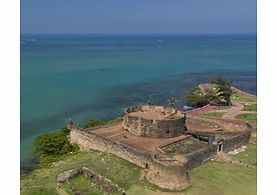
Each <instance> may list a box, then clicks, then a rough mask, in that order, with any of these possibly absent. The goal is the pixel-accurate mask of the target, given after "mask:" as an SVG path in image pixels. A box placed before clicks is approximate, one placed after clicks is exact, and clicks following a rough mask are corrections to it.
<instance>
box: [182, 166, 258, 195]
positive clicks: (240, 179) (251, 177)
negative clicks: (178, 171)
mask: <svg viewBox="0 0 277 195" xmlns="http://www.w3.org/2000/svg"><path fill="white" fill-rule="evenodd" d="M190 175H191V178H192V181H193V186H192V187H191V188H189V189H188V190H187V191H186V193H185V194H186V195H196V194H197V195H233V194H236V195H255V194H256V191H257V186H256V178H257V172H256V169H255V168H249V167H245V166H241V165H235V164H229V163H220V162H212V161H209V162H207V163H205V164H204V165H202V166H200V167H197V168H195V169H193V170H192V171H191V173H190Z"/></svg>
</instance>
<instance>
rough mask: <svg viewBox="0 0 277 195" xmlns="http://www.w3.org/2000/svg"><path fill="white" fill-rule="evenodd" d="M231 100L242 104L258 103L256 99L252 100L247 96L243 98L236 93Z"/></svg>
mask: <svg viewBox="0 0 277 195" xmlns="http://www.w3.org/2000/svg"><path fill="white" fill-rule="evenodd" d="M231 100H239V101H241V102H256V101H257V100H256V99H255V98H250V97H246V96H241V95H238V94H236V93H233V94H232V95H231Z"/></svg>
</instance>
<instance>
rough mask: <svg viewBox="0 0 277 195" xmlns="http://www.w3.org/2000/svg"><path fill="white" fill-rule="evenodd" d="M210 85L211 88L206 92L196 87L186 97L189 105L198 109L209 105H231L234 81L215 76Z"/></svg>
mask: <svg viewBox="0 0 277 195" xmlns="http://www.w3.org/2000/svg"><path fill="white" fill-rule="evenodd" d="M210 84H211V85H210V88H209V89H205V90H203V89H201V88H200V87H194V88H193V89H192V90H191V91H190V93H189V95H188V96H187V97H186V102H187V104H188V105H191V106H197V107H201V106H204V105H207V104H209V103H215V104H217V105H230V104H231V95H232V90H231V84H232V81H230V80H228V79H226V78H224V77H221V76H215V77H213V78H212V79H211V82H210Z"/></svg>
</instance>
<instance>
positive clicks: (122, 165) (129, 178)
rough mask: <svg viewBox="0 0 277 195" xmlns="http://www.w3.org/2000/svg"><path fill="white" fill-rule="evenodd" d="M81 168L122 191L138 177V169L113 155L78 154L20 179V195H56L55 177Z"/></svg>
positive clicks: (96, 153) (97, 153)
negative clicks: (90, 171)
mask: <svg viewBox="0 0 277 195" xmlns="http://www.w3.org/2000/svg"><path fill="white" fill-rule="evenodd" d="M83 166H86V167H88V168H90V169H92V170H94V171H96V172H97V173H99V174H101V175H103V176H104V177H106V178H109V179H110V180H111V181H113V182H114V183H116V184H118V185H119V187H121V188H124V189H128V188H129V187H130V186H131V185H132V184H134V183H135V182H137V180H138V177H139V175H140V168H139V167H137V166H136V165H134V164H132V163H130V162H128V161H126V160H123V159H121V158H119V157H116V156H115V155H111V154H104V153H101V152H96V151H90V152H80V153H78V154H74V155H72V156H68V157H66V158H65V159H64V160H63V161H60V162H57V163H55V164H54V165H53V166H52V167H50V168H42V169H37V170H35V171H33V173H32V174H30V175H28V176H24V177H21V194H23V195H24V194H28V195H29V194H36V193H30V192H32V191H37V192H40V191H43V193H41V194H43V195H44V194H45V195H47V194H49V195H50V194H51V195H52V194H55V193H57V191H56V177H57V175H58V174H59V173H62V172H64V171H66V170H69V169H75V168H81V167H83ZM48 191H49V193H48ZM37 194H39V193H37Z"/></svg>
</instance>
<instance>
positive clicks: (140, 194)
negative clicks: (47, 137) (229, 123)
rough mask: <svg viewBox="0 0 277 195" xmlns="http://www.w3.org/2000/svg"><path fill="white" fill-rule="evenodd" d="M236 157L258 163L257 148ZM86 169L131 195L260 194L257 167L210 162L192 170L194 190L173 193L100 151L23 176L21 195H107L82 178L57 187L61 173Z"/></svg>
mask: <svg viewBox="0 0 277 195" xmlns="http://www.w3.org/2000/svg"><path fill="white" fill-rule="evenodd" d="M245 154H247V155H248V156H246V155H245ZM234 158H235V159H237V160H240V161H241V162H243V163H245V164H253V163H255V161H256V146H255V145H248V148H247V149H246V151H244V152H242V153H240V154H238V155H236V156H234ZM83 166H86V167H88V168H90V169H92V170H94V171H95V172H98V173H99V174H101V175H103V176H105V177H106V178H108V179H110V180H112V181H113V182H114V183H115V184H118V185H119V187H121V188H124V189H125V190H126V194H128V195H160V194H161V195H170V194H176V195H180V194H184V193H185V194H186V195H233V194H236V195H244V194H245V195H252V194H256V168H253V167H251V168H250V167H245V166H243V165H237V164H229V163H220V162H213V161H210V162H207V163H205V164H203V165H202V166H199V167H197V168H195V169H193V170H191V171H190V177H191V178H192V181H193V185H192V187H190V188H189V189H187V190H185V191H182V192H170V191H169V190H164V189H161V188H159V187H157V186H155V185H153V184H151V183H149V182H148V181H146V179H143V178H142V179H140V177H141V176H140V174H141V169H140V168H139V167H137V166H136V165H134V164H132V163H130V162H128V161H125V160H123V159H121V158H118V157H116V156H115V155H109V154H104V153H101V152H97V151H89V152H79V153H77V154H73V155H72V156H68V157H66V158H65V159H64V160H63V161H60V162H57V163H55V164H54V165H52V167H50V168H43V169H37V170H35V171H33V172H32V174H30V175H28V176H22V177H21V194H23V195H25V194H28V195H33V194H34V195H56V194H60V195H66V194H73V193H74V192H76V191H79V192H81V193H86V194H105V192H104V193H103V190H101V189H100V188H97V187H92V186H91V181H90V180H87V179H86V178H84V177H82V176H80V177H76V178H75V179H72V180H70V181H69V183H67V184H64V185H63V186H62V188H60V189H58V188H56V176H57V175H58V174H59V173H61V172H64V171H66V170H69V169H75V168H80V167H83ZM107 167H108V169H107ZM70 189H71V190H70Z"/></svg>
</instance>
